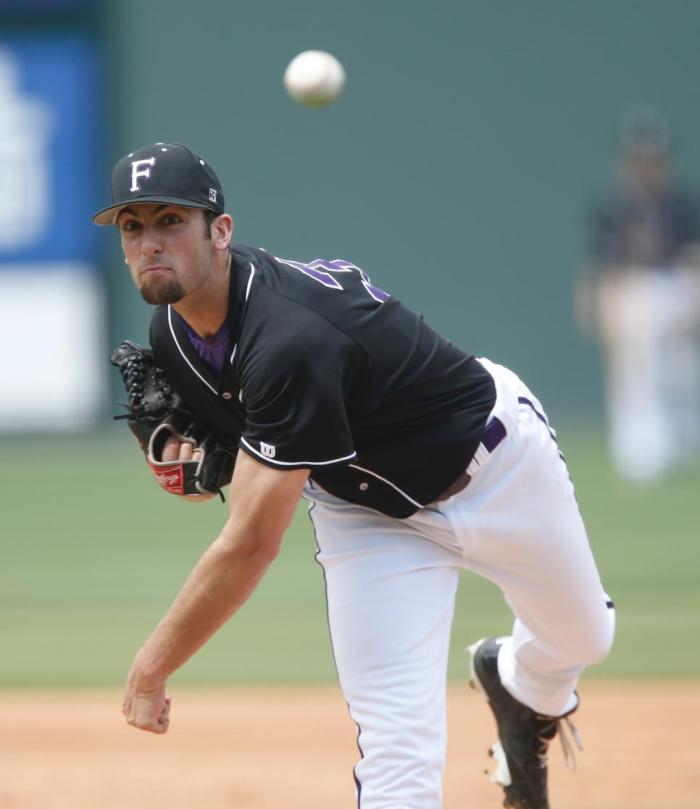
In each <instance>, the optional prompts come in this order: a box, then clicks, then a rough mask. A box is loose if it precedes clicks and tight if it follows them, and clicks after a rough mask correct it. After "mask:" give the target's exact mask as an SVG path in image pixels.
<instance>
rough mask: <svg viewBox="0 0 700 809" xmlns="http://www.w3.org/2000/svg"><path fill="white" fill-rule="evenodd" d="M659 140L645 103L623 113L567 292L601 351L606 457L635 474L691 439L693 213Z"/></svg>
mask: <svg viewBox="0 0 700 809" xmlns="http://www.w3.org/2000/svg"><path fill="white" fill-rule="evenodd" d="M669 146H670V133H669V128H668V125H667V123H666V121H665V120H664V119H663V118H662V117H661V116H660V115H659V114H658V113H657V112H656V111H655V110H653V109H652V108H650V107H635V108H633V109H631V110H630V111H629V112H628V113H627V114H626V115H625V116H624V117H623V119H622V122H621V127H620V156H619V166H618V172H617V178H616V181H615V183H614V185H613V187H612V188H611V189H610V190H609V191H608V193H607V194H606V195H605V196H604V197H603V198H602V199H601V200H600V201H599V202H598V203H597V204H596V206H595V207H594V210H593V215H592V219H591V222H590V226H591V230H590V236H591V244H590V250H591V258H592V267H591V268H590V270H591V271H590V272H589V273H588V278H587V281H586V282H584V284H582V285H581V287H580V288H579V290H578V295H577V309H578V314H579V317H580V318H581V319H582V320H583V321H584V323H585V324H586V325H587V326H588V327H589V328H590V329H591V330H595V332H596V333H597V334H598V336H599V337H600V339H601V343H602V346H603V350H604V353H605V362H606V388H607V390H606V397H607V418H608V430H609V446H610V452H611V456H612V461H613V463H614V465H615V468H616V469H617V471H618V472H619V474H620V475H621V476H622V477H623V478H625V479H626V480H628V481H630V482H635V483H654V482H655V481H657V480H659V479H660V478H661V477H662V476H663V475H664V474H665V473H667V472H668V471H669V470H671V469H672V468H673V467H674V466H675V465H676V464H677V463H678V462H680V461H682V460H684V459H687V458H688V457H690V456H693V455H695V454H696V453H697V452H698V449H699V448H700V417H699V408H700V396H699V390H700V357H699V348H698V326H699V324H700V273H699V272H698V267H699V266H700V262H699V258H700V246H699V244H698V242H699V240H700V215H699V211H698V207H697V205H696V203H695V201H694V200H693V198H692V197H691V196H690V195H689V194H688V193H687V192H686V191H685V190H684V189H683V188H681V187H680V186H679V185H678V184H677V181H676V179H675V177H674V176H673V171H672V167H671V164H670V157H669Z"/></svg>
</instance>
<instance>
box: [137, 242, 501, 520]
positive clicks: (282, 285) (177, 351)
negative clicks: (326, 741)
mask: <svg viewBox="0 0 700 809" xmlns="http://www.w3.org/2000/svg"><path fill="white" fill-rule="evenodd" d="M231 252H232V256H233V260H232V270H231V290H230V301H229V313H228V318H227V320H228V323H229V330H230V335H231V336H230V344H229V346H228V347H227V351H226V361H225V363H224V368H223V371H222V373H221V375H220V377H218V378H217V377H216V376H215V375H214V373H213V372H212V370H211V369H210V368H209V367H208V366H207V365H206V364H205V363H204V362H203V361H202V360H201V359H200V358H199V357H198V356H197V354H196V352H195V351H194V348H193V346H192V344H191V342H190V341H189V339H188V337H187V334H186V331H185V329H184V326H183V324H182V322H181V321H180V319H179V318H178V317H176V316H175V313H174V311H173V310H172V309H171V307H168V306H162V307H158V308H157V309H156V312H155V314H154V316H153V322H152V325H151V344H152V346H153V348H154V350H155V352H156V354H157V355H158V357H159V359H160V361H161V362H162V364H163V366H164V367H165V369H166V373H167V374H168V377H169V379H170V380H171V382H172V383H173V385H174V386H175V387H176V388H177V389H178V391H179V392H180V393H181V394H182V396H183V398H184V399H185V401H186V402H187V403H188V404H189V405H190V407H192V409H193V410H194V411H195V412H196V413H198V414H199V415H200V416H202V417H204V418H207V419H209V420H210V421H211V422H213V423H215V424H216V425H217V426H218V427H219V428H220V429H222V430H225V431H226V432H227V433H228V434H229V435H231V436H233V437H235V439H236V440H238V441H239V442H240V449H241V450H242V451H244V452H247V453H249V454H250V455H252V456H253V457H255V458H256V459H257V460H259V461H261V462H262V463H265V464H268V465H270V466H274V467H276V468H279V469H294V468H300V467H303V468H308V469H310V470H311V471H310V476H311V478H312V480H314V481H316V482H318V483H319V484H320V485H321V486H322V487H323V488H325V489H326V490H327V491H329V492H331V493H332V494H334V495H336V496H338V497H341V498H343V499H345V500H348V501H350V502H353V503H359V504H362V505H365V506H368V507H370V508H374V509H376V510H378V511H381V512H383V513H385V514H388V515H390V516H394V517H408V516H410V515H411V514H413V513H415V511H417V510H418V508H420V507H422V506H425V505H428V504H430V503H431V502H433V501H435V499H436V498H438V497H439V496H440V495H441V494H442V492H444V491H445V490H446V489H447V488H448V487H449V486H450V485H451V484H452V483H453V482H454V481H455V480H456V479H457V478H458V477H459V475H460V474H461V473H462V472H463V471H464V470H465V469H466V467H467V465H468V464H469V461H470V460H471V458H472V456H473V454H474V452H475V451H476V448H477V446H478V444H479V440H480V437H481V433H482V431H483V428H484V425H485V423H486V419H487V417H488V415H489V412H490V411H491V409H492V407H493V405H494V402H495V396H496V395H495V386H494V382H493V379H492V378H491V376H490V374H488V372H487V371H486V370H485V369H484V368H483V366H482V365H481V364H480V363H478V362H477V361H476V360H475V359H474V358H473V357H472V356H471V355H469V354H466V353H464V352H463V351H461V350H460V349H459V348H457V347H456V346H454V345H453V344H452V343H450V342H448V341H447V340H445V339H443V338H442V337H440V336H439V335H438V334H437V333H436V332H434V331H433V330H432V329H431V328H430V327H429V326H428V325H426V323H425V322H424V321H423V318H422V317H421V316H419V315H417V314H415V313H414V312H412V311H410V310H409V309H407V308H406V307H405V306H403V305H402V304H401V303H400V302H399V301H398V300H397V299H395V298H393V297H392V296H390V295H388V294H387V293H386V292H384V291H383V290H381V289H379V288H377V287H375V286H374V285H373V284H372V283H371V282H370V280H369V278H368V277H367V275H366V274H365V273H364V272H363V271H362V270H361V269H359V268H358V267H356V266H355V265H353V264H351V263H349V262H346V261H342V260H334V261H325V260H320V259H319V260H316V261H313V262H311V263H308V264H304V263H301V262H297V261H291V260H287V259H280V258H275V257H274V256H272V255H270V254H269V253H267V252H266V251H264V250H260V249H257V248H251V247H244V246H241V245H236V246H234V247H232V250H231Z"/></svg>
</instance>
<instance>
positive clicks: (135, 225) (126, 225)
mask: <svg viewBox="0 0 700 809" xmlns="http://www.w3.org/2000/svg"><path fill="white" fill-rule="evenodd" d="M119 227H120V228H121V230H123V231H127V232H128V231H133V230H138V229H139V228H140V227H141V223H140V222H137V221H136V220H135V219H127V220H126V221H123V222H122V223H121V224H120V225H119Z"/></svg>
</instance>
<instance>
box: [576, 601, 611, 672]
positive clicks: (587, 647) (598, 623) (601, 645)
mask: <svg viewBox="0 0 700 809" xmlns="http://www.w3.org/2000/svg"><path fill="white" fill-rule="evenodd" d="M614 637H615V609H614V607H613V606H612V602H609V603H608V605H606V608H605V611H601V612H600V613H599V614H598V616H597V620H595V621H592V622H591V625H590V627H589V631H588V632H587V633H586V639H585V643H584V644H583V649H584V658H585V659H584V660H583V661H582V662H583V663H585V665H587V666H593V665H596V664H598V663H602V662H603V660H605V658H606V657H607V656H608V655H609V654H610V650H611V649H612V645H613V639H614Z"/></svg>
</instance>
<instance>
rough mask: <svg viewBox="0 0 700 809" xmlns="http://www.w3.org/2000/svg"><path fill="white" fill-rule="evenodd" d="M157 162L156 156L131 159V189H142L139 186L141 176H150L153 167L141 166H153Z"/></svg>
mask: <svg viewBox="0 0 700 809" xmlns="http://www.w3.org/2000/svg"><path fill="white" fill-rule="evenodd" d="M155 162H156V159H155V157H147V158H146V159H145V160H132V161H131V188H130V189H129V191H140V190H141V189H140V188H139V186H138V179H139V177H150V176H151V169H149V168H143V169H142V168H140V167H141V166H153V164H154V163H155Z"/></svg>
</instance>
